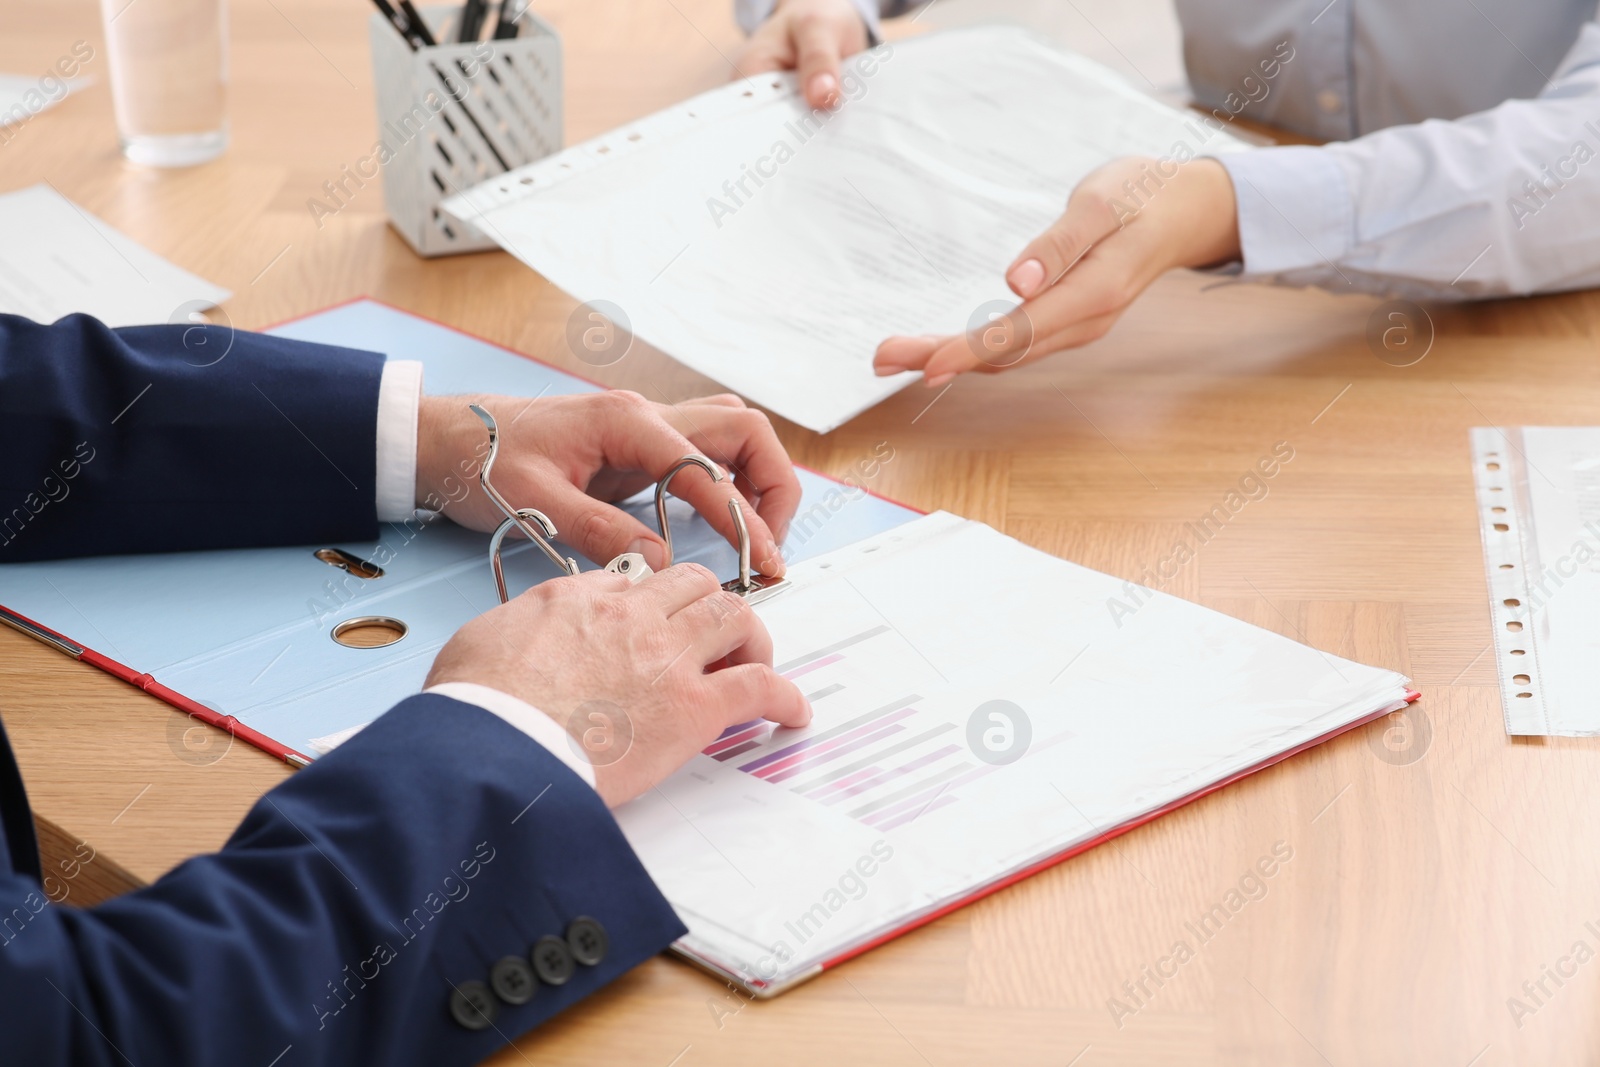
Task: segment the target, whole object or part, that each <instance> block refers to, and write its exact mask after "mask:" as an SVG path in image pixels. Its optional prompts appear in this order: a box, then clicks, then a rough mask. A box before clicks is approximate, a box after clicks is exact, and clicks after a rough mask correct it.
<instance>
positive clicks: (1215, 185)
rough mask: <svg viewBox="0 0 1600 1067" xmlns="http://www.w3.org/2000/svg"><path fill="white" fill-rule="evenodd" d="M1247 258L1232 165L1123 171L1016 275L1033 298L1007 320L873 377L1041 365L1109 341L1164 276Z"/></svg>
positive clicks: (887, 357)
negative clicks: (1115, 326)
mask: <svg viewBox="0 0 1600 1067" xmlns="http://www.w3.org/2000/svg"><path fill="white" fill-rule="evenodd" d="M1174 171H1176V173H1173V172H1174ZM1238 256H1239V223H1238V212H1237V209H1236V207H1235V202H1234V195H1233V181H1232V179H1230V178H1229V177H1228V172H1227V170H1226V169H1225V168H1224V167H1223V166H1222V164H1221V163H1218V162H1217V161H1216V160H1214V159H1197V160H1194V161H1193V162H1190V163H1185V164H1178V163H1175V162H1173V161H1171V160H1167V161H1158V160H1154V159H1141V158H1136V157H1135V158H1128V159H1119V160H1114V161H1113V162H1111V163H1108V164H1106V165H1105V166H1103V167H1101V168H1100V169H1099V170H1097V171H1095V172H1094V173H1092V174H1090V175H1089V176H1088V177H1087V178H1085V179H1084V180H1083V181H1082V182H1080V183H1079V185H1078V187H1077V188H1076V189H1074V190H1073V191H1072V196H1071V198H1070V199H1068V201H1067V210H1066V213H1065V214H1064V215H1062V216H1061V218H1060V219H1059V220H1058V221H1057V222H1056V224H1055V225H1054V226H1052V227H1051V228H1050V229H1048V230H1046V231H1045V232H1044V234H1042V235H1041V236H1039V237H1038V238H1036V239H1035V240H1034V241H1033V242H1032V243H1031V244H1029V245H1028V247H1027V248H1025V249H1023V250H1022V254H1021V255H1019V256H1017V258H1016V260H1015V261H1014V262H1013V263H1012V265H1011V268H1010V269H1009V270H1007V271H1006V281H1007V283H1008V284H1009V285H1010V286H1011V289H1012V291H1013V292H1015V293H1016V294H1017V295H1018V296H1019V297H1021V298H1022V304H1021V305H1020V306H1019V307H1018V308H1017V309H1016V310H1015V311H1013V312H1011V313H1010V314H1009V315H1007V316H1006V317H1005V318H1006V320H1007V321H1005V322H999V321H997V322H995V323H994V324H992V325H991V326H989V327H986V328H980V329H978V330H975V331H973V332H972V333H970V334H962V335H959V336H955V337H891V338H889V339H888V340H887V341H885V342H883V344H881V345H879V346H878V352H877V356H876V358H875V359H874V360H873V369H874V370H876V371H877V372H878V373H879V374H880V375H884V374H898V373H900V372H901V371H907V370H921V371H922V374H923V379H924V381H925V383H926V384H927V385H928V387H929V388H938V387H939V386H941V385H944V384H945V383H946V382H948V381H950V380H951V379H952V378H954V377H955V376H956V375H958V374H962V373H964V372H966V371H971V370H976V371H984V372H989V373H992V372H995V371H1001V370H1006V369H1008V368H1011V367H1015V366H1018V365H1020V364H1023V363H1029V362H1032V361H1033V360H1036V359H1042V358H1044V357H1045V356H1048V355H1050V354H1052V353H1054V352H1060V351H1062V350H1063V349H1067V348H1077V347H1078V346H1079V345H1086V344H1088V343H1089V342H1090V341H1094V340H1096V339H1098V338H1100V337H1103V336H1104V335H1105V333H1106V331H1108V330H1110V329H1111V326H1112V324H1113V323H1115V322H1116V321H1117V319H1118V318H1120V317H1121V315H1122V313H1123V311H1125V310H1127V307H1128V305H1129V304H1131V303H1133V301H1134V299H1135V298H1137V297H1138V295H1139V294H1140V293H1142V292H1144V290H1145V288H1146V287H1147V286H1149V284H1150V283H1151V282H1153V281H1155V280H1156V278H1157V277H1158V276H1160V275H1161V274H1162V273H1164V272H1165V271H1168V270H1170V269H1172V268H1173V267H1204V266H1209V265H1211V264H1215V263H1225V262H1227V261H1229V260H1231V259H1237V258H1238Z"/></svg>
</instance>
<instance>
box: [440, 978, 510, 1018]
mask: <svg viewBox="0 0 1600 1067" xmlns="http://www.w3.org/2000/svg"><path fill="white" fill-rule="evenodd" d="M450 1014H451V1015H452V1016H454V1017H455V1020H456V1022H458V1023H460V1024H461V1025H462V1026H465V1027H466V1028H467V1029H468V1030H487V1029H488V1028H489V1027H491V1026H493V1025H494V1020H495V1017H496V1016H498V1015H499V1014H500V1005H499V1004H498V1003H496V1001H495V999H494V997H492V996H491V995H490V994H489V987H488V986H486V985H484V984H483V983H482V982H462V983H461V984H460V985H458V986H456V988H455V991H454V992H452V993H451V994H450Z"/></svg>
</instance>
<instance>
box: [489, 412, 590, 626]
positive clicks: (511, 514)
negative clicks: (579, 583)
mask: <svg viewBox="0 0 1600 1067" xmlns="http://www.w3.org/2000/svg"><path fill="white" fill-rule="evenodd" d="M470 407H471V408H472V413H473V414H474V415H476V416H478V418H479V419H481V420H482V421H483V426H484V429H486V430H488V431H489V454H488V455H487V456H486V457H484V460H483V466H482V467H481V468H480V469H479V470H478V484H479V485H481V486H483V491H484V492H485V493H487V494H488V495H489V499H490V500H492V501H494V506H495V507H497V508H499V509H500V513H501V514H502V515H504V516H505V519H504V521H502V522H501V523H500V525H499V526H497V527H495V531H494V536H493V537H491V538H489V566H490V567H491V568H492V569H493V570H494V587H495V591H496V592H498V593H499V594H500V603H502V604H504V603H506V602H507V601H508V600H510V599H511V598H510V596H508V595H507V594H506V571H505V565H504V564H503V563H501V561H500V548H501V545H502V543H503V542H504V541H505V539H506V534H508V533H510V532H511V528H512V527H513V526H515V527H517V528H518V529H520V530H521V531H522V532H523V534H524V535H525V536H526V537H527V538H528V540H530V541H532V542H533V543H534V544H536V545H538V546H539V549H540V551H542V552H543V553H544V554H545V555H546V556H548V557H549V559H550V562H551V563H554V564H555V565H556V566H557V567H560V568H561V570H562V571H563V572H564V573H566V574H577V573H578V561H577V560H575V559H573V558H572V557H571V556H563V555H562V554H561V553H559V552H557V551H556V548H555V546H554V545H552V544H551V543H550V542H551V541H553V540H555V537H556V524H555V523H553V522H551V521H550V519H549V517H548V516H546V515H545V514H544V512H542V511H539V510H538V509H537V508H513V507H512V506H511V505H510V503H508V502H507V501H506V498H505V497H503V496H501V495H500V491H499V490H498V489H496V488H495V487H494V484H493V483H492V482H490V481H489V472H490V471H491V470H492V469H493V467H494V461H495V460H496V459H497V458H499V455H500V428H499V427H498V426H497V425H495V421H494V416H493V415H491V414H489V413H488V412H487V411H485V410H484V409H483V408H482V407H480V406H478V405H477V404H472V405H470Z"/></svg>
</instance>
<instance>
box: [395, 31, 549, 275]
mask: <svg viewBox="0 0 1600 1067" xmlns="http://www.w3.org/2000/svg"><path fill="white" fill-rule="evenodd" d="M421 12H422V16H423V18H424V19H425V20H426V21H427V24H428V26H429V28H430V29H431V30H432V32H433V36H434V39H435V40H438V41H441V42H444V41H449V40H451V38H452V37H454V36H455V33H454V29H455V21H456V19H457V18H459V17H460V13H461V9H460V8H459V7H453V6H438V7H425V8H422V9H421ZM518 26H519V33H518V35H517V36H516V37H507V38H496V39H490V40H486V41H468V42H462V43H459V44H456V43H450V44H437V45H433V46H424V47H420V48H416V49H413V48H412V46H411V44H410V42H408V41H407V40H406V39H405V38H404V37H403V36H401V34H400V33H399V32H397V31H396V30H395V28H394V26H393V25H391V24H390V23H389V21H388V19H386V18H384V16H382V15H380V14H374V15H373V16H372V19H371V22H370V26H369V29H370V37H371V41H372V75H373V84H374V87H375V89H376V92H377V103H378V138H379V143H380V148H379V150H378V152H377V155H376V158H377V159H378V160H379V162H380V165H381V166H382V169H383V198H384V205H385V207H386V208H387V209H388V212H389V222H390V224H391V225H392V226H393V227H394V228H395V229H396V230H397V231H399V233H400V235H401V236H402V237H404V238H405V239H406V241H407V243H409V244H410V245H411V247H412V249H413V250H415V251H416V253H417V254H418V255H421V256H439V255H447V254H449V253H452V252H477V251H481V250H483V249H486V248H494V247H496V245H495V242H494V241H493V240H491V239H490V238H489V237H486V236H485V235H484V234H483V233H482V232H481V231H479V230H478V229H477V228H476V227H475V226H472V225H470V224H466V223H462V222H459V221H457V220H455V219H453V218H451V217H449V216H448V215H446V214H445V213H444V212H443V211H441V210H440V209H439V204H440V202H441V201H443V200H445V199H446V198H448V197H451V196H454V195H455V194H456V193H459V192H461V191H463V190H466V189H470V188H472V187H473V186H474V185H477V184H478V183H479V182H481V181H484V180H486V179H488V178H492V177H494V176H495V175H496V174H503V173H504V172H506V171H508V170H514V169H516V168H517V167H520V166H522V165H523V164H525V163H531V162H533V161H534V160H536V159H541V158H543V157H545V156H547V155H550V154H551V153H552V152H555V151H557V150H559V149H560V148H561V140H562V132H561V39H560V38H559V37H558V36H557V35H556V32H555V30H554V29H553V28H552V27H551V26H550V25H549V23H547V22H545V21H544V20H542V19H540V18H539V17H538V16H536V15H534V14H533V13H532V12H531V11H529V12H524V13H523V14H522V16H521V18H519V19H518Z"/></svg>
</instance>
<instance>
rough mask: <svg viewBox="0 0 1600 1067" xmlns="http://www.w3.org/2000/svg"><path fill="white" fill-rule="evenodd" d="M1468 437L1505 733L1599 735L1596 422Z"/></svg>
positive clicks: (1599, 454) (1599, 465) (1485, 431)
mask: <svg viewBox="0 0 1600 1067" xmlns="http://www.w3.org/2000/svg"><path fill="white" fill-rule="evenodd" d="M1472 441H1473V458H1474V463H1473V466H1474V469H1475V472H1476V476H1477V486H1478V509H1479V517H1480V522H1481V528H1482V530H1483V543H1484V560H1485V563H1486V565H1487V570H1488V582H1489V591H1490V611H1491V614H1492V617H1493V629H1494V635H1495V657H1496V661H1497V662H1496V668H1497V670H1498V672H1499V677H1500V692H1501V703H1502V705H1503V707H1504V710H1505V719H1506V732H1507V733H1510V734H1515V735H1541V734H1550V735H1560V736H1567V737H1594V736H1600V427H1593V426H1522V427H1515V428H1509V429H1490V428H1478V429H1474V430H1473V431H1472Z"/></svg>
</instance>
